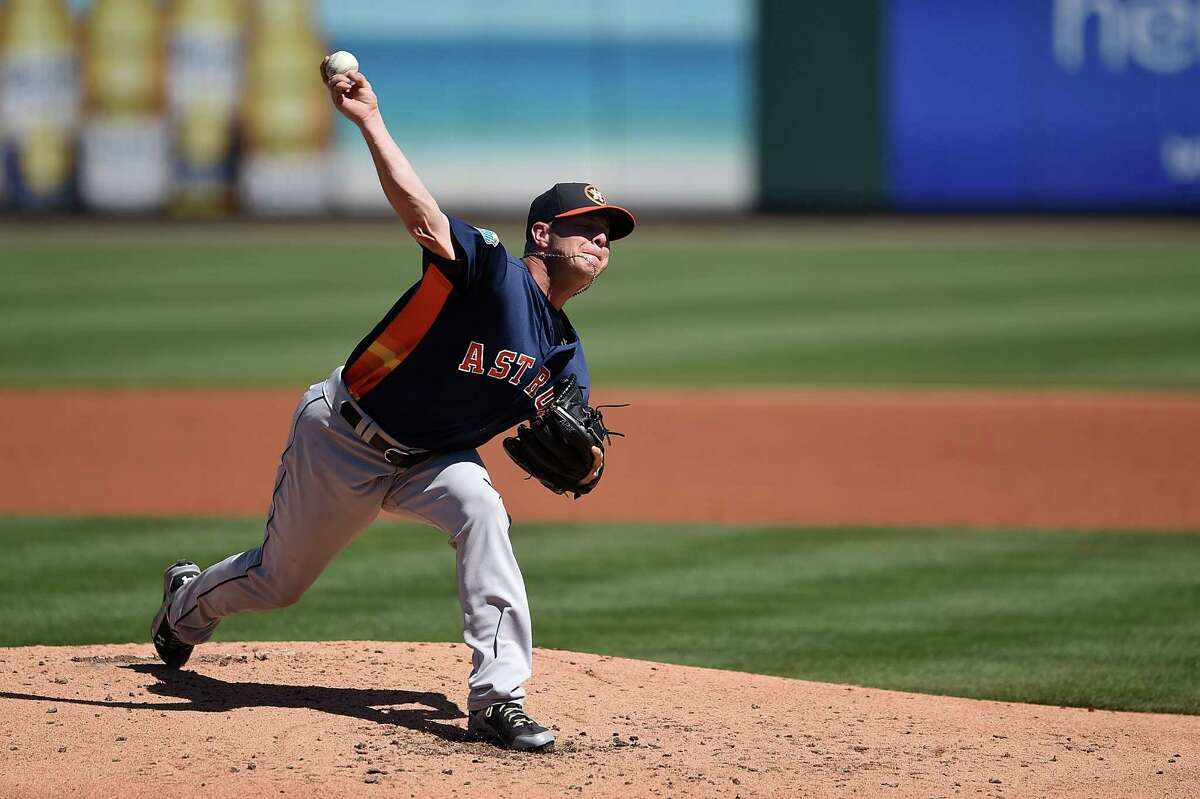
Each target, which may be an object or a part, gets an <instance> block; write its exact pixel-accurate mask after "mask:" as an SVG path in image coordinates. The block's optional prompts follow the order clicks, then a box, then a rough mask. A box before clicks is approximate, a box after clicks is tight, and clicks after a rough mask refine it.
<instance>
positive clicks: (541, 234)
mask: <svg viewBox="0 0 1200 799" xmlns="http://www.w3.org/2000/svg"><path fill="white" fill-rule="evenodd" d="M529 235H530V238H531V239H533V243H534V244H536V245H537V248H538V249H539V250H545V249H547V248H548V247H549V246H550V223H549V222H534V223H533V227H531V228H530V229H529Z"/></svg>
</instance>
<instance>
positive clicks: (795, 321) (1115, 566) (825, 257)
mask: <svg viewBox="0 0 1200 799" xmlns="http://www.w3.org/2000/svg"><path fill="white" fill-rule="evenodd" d="M824 224H825V223H824V221H822V220H816V221H814V220H809V221H808V222H803V223H798V224H797V226H795V227H792V226H789V224H786V223H779V224H773V225H768V226H765V227H755V228H753V229H743V228H742V227H740V226H738V225H730V226H725V227H714V226H708V225H704V226H697V227H694V228H676V229H672V230H665V231H656V230H655V227H654V225H652V224H647V225H644V226H643V228H644V229H643V230H640V231H639V233H638V235H637V236H635V237H634V238H632V239H631V240H629V242H627V243H624V242H623V243H622V244H621V245H619V246H618V248H617V250H616V253H615V255H614V261H613V265H612V268H611V269H610V270H609V272H608V273H607V274H606V275H605V276H604V277H603V278H602V279H601V282H600V283H599V284H597V286H596V287H595V289H594V290H592V291H591V292H589V293H588V294H587V295H586V296H585V297H582V298H580V299H579V300H577V301H574V302H573V303H572V304H571V306H570V307H569V310H570V311H571V314H572V318H573V320H574V321H575V323H576V326H577V327H578V328H579V329H580V331H581V333H582V334H583V336H584V339H585V342H586V344H587V349H588V354H589V361H590V364H591V367H592V374H593V377H594V379H595V382H596V383H597V385H602V386H610V385H624V386H648V387H653V386H697V387H704V386H737V385H751V386H799V385H823V384H837V385H856V386H884V385H890V386H943V385H944V386H966V387H971V386H980V387H1030V386H1036V387H1093V388H1121V389H1162V388H1166V389H1173V390H1181V391H1194V390H1196V389H1197V388H1200V237H1198V236H1196V235H1195V234H1194V232H1188V231H1187V230H1182V232H1181V229H1180V228H1179V227H1178V226H1174V227H1170V228H1169V229H1168V230H1167V232H1168V233H1169V234H1170V235H1165V236H1158V235H1156V232H1155V230H1154V229H1151V230H1150V231H1149V232H1147V230H1146V229H1144V228H1143V227H1141V226H1138V225H1135V226H1134V228H1130V231H1125V230H1124V229H1122V228H1121V227H1120V225H1119V224H1116V223H1114V224H1111V225H1110V224H1107V223H1104V224H1091V223H1089V224H1087V225H1085V226H1083V227H1076V228H1071V229H1069V230H1067V233H1066V234H1060V232H1058V228H1057V227H1055V226H1054V225H1053V224H1047V223H1044V222H1043V223H1039V224H1034V225H1029V226H1023V225H1021V224H1019V223H1015V224H1006V225H1004V226H1002V229H1001V230H999V232H998V233H997V232H996V231H994V230H992V229H991V228H988V229H985V230H983V233H985V234H986V235H977V234H978V233H979V232H980V231H979V230H976V229H975V228H972V227H970V226H969V225H968V226H966V227H961V226H960V225H959V224H958V223H955V222H951V223H948V224H947V225H945V227H944V229H940V228H938V227H937V226H936V225H931V224H929V223H914V222H912V221H908V220H898V221H896V220H893V221H891V222H882V223H875V222H867V223H865V224H862V225H860V224H858V223H854V222H851V223H847V224H844V225H843V226H842V227H837V226H836V225H835V229H834V231H833V232H832V234H830V235H826V234H824V233H820V232H818V233H816V234H814V233H813V231H814V230H818V231H819V230H820V229H821V228H822V226H823V225H824ZM985 227H986V226H985ZM1135 228H1136V229H1135ZM1127 232H1129V233H1130V235H1128V236H1127V235H1126V233H1127ZM502 233H503V234H504V237H505V240H506V241H508V242H513V241H519V236H516V235H514V234H513V232H512V231H511V230H508V231H502ZM993 233H994V234H995V235H993ZM0 234H3V236H4V237H5V238H6V244H5V245H4V248H3V254H2V255H0V258H2V259H3V260H2V264H3V266H2V273H3V278H4V290H3V291H2V292H0V361H2V362H3V363H4V366H5V368H4V369H3V370H0V385H6V386H11V387H22V388H24V387H60V386H85V387H86V386H120V385H129V386H164V385H166V386H209V387H211V386H219V387H237V386H269V385H287V386H291V387H294V386H298V385H305V384H307V383H309V382H311V381H313V380H316V379H319V378H321V377H322V376H324V375H325V374H327V373H328V371H329V369H330V368H331V367H332V366H333V365H335V364H336V363H338V362H340V361H342V360H344V359H345V357H346V356H347V354H348V353H349V351H350V349H351V348H352V347H353V345H354V344H355V343H356V342H357V340H358V338H359V337H360V336H362V335H363V334H364V333H365V332H366V331H367V330H368V329H369V328H370V327H371V325H373V324H374V322H375V321H376V320H377V319H378V318H379V317H380V316H381V315H382V314H383V313H384V311H385V310H386V309H387V308H388V307H389V306H390V305H391V303H392V302H393V301H394V299H395V298H396V297H397V296H398V295H399V294H400V293H402V292H403V291H404V290H405V288H407V286H408V285H409V284H410V283H411V282H412V281H413V280H414V279H415V277H416V275H417V273H418V267H417V259H416V251H415V248H414V247H413V246H412V245H411V244H408V243H407V242H406V240H405V239H404V237H403V235H398V234H397V233H396V232H395V230H394V228H385V227H381V226H378V225H366V226H362V225H353V224H352V225H348V226H343V225H340V224H339V225H324V226H320V225H318V226H276V227H271V226H265V227H258V226H238V225H234V226H223V225H214V226H211V227H210V226H195V227H189V226H184V227H173V226H170V225H162V226H160V225H157V224H144V225H140V226H139V225H129V224H115V225H109V224H107V223H84V224H81V225H67V226H57V225H53V224H47V225H44V226H38V225H36V224H35V225H29V226H24V225H22V226H16V225H13V224H10V225H8V226H7V227H5V228H0ZM1134 234H1136V235H1134ZM989 236H990V237H991V238H989ZM18 423H24V420H21V421H19V422H18ZM70 479H86V475H72V476H70ZM67 490H69V489H67ZM258 527H259V522H258V521H251V520H233V521H224V522H212V521H194V520H191V521H189V520H175V521H154V522H150V521H136V520H117V519H113V520H100V519H49V520H31V519H18V518H3V517H0V545H2V546H3V551H4V553H5V557H4V558H3V559H2V560H0V644H6V645H21V644H34V643H46V644H53V643H90V642H105V641H108V642H125V641H143V640H146V633H147V630H146V627H147V624H148V620H149V618H150V615H151V614H152V613H153V611H154V609H155V607H156V605H157V602H158V600H157V598H156V593H157V591H158V587H157V583H158V575H159V573H160V572H161V570H162V568H163V566H164V564H165V563H166V562H168V561H170V560H172V559H174V558H175V557H177V556H178V555H181V554H187V555H189V556H191V557H193V558H194V559H196V560H198V561H200V562H203V563H208V562H212V561H213V560H215V559H218V558H220V557H223V556H224V555H226V554H228V553H230V552H233V551H237V550H239V549H243V548H246V547H248V546H253V545H255V544H257V542H258V540H259V537H260V533H259V531H258ZM514 540H515V542H516V546H517V549H518V552H519V555H520V557H521V562H522V567H523V569H524V571H525V574H526V577H527V582H528V586H529V590H530V593H531V597H532V600H533V606H534V612H535V623H536V629H537V643H538V644H539V645H542V646H550V647H561V648H567V649H576V650H584V651H592V652H602V653H609V654H617V655H628V656H633V657H641V658H653V659H661V660H666V661H671V662H677V663H688V664H695V665H704V666H714V667H725V668H734V669H744V670H750V671H757V672H765V673H771V674H782V675H788V676H795V677H805V678H810V679H818V680H829V681H837V682H854V683H861V684H866V685H873V686H881V687H889V688H898V689H905V690H913V691H926V692H933V693H947V694H954V695H960V696H973V697H987V698H1001V699H1012V700H1023V701H1033V702H1044V703H1052V704H1072V705H1088V706H1095V707H1108V708H1124V709H1137V710H1162V711H1170V712H1183V713H1200V618H1198V617H1197V614H1196V609H1197V608H1198V607H1200V534H1191V535H1188V534H1179V535H1154V534H1138V533H1121V532H1096V533H1090V534H1076V533H1071V534H1058V533H1039V532H1029V531H1003V532H1002V531H996V532H978V531H976V532H970V533H967V532H956V531H927V530H790V529H741V528H732V527H726V528H722V527H639V526H628V527H599V526H567V525H557V526H550V525H543V526H537V525H519V526H518V527H517V528H516V529H515V532H514ZM453 592H454V580H453V557H452V554H451V551H450V549H449V548H448V547H446V546H445V544H444V543H443V542H442V541H441V539H440V537H439V535H438V534H437V533H435V532H432V531H429V530H426V529H423V528H413V527H405V526H387V525H379V526H377V527H376V528H375V529H373V530H372V531H371V532H369V533H368V534H367V535H366V536H365V537H364V538H363V539H362V540H361V541H359V542H358V543H356V544H355V545H354V546H352V547H351V549H350V550H349V551H348V552H347V553H345V554H344V555H343V556H342V557H341V558H339V559H338V560H337V561H336V562H335V563H334V565H333V566H332V567H331V568H330V570H329V571H328V572H327V573H326V574H325V575H324V576H323V577H322V578H321V580H320V581H319V582H318V584H317V586H316V587H315V588H314V589H313V590H312V591H311V592H310V593H309V594H308V595H307V596H306V597H305V598H304V599H303V600H302V601H301V603H300V604H299V605H298V606H296V607H294V608H291V609H289V610H287V611H282V612H278V613H271V614H261V615H249V616H244V617H235V618H232V619H230V620H229V621H228V622H227V623H226V624H225V625H224V626H223V627H222V629H221V633H220V637H221V638H222V639H224V640H251V639H275V640H279V639H295V638H305V639H326V638H378V639H393V640H446V641H456V640H460V629H459V626H458V625H459V611H458V609H457V604H456V601H455V599H454V595H453Z"/></svg>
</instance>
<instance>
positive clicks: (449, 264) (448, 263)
mask: <svg viewBox="0 0 1200 799" xmlns="http://www.w3.org/2000/svg"><path fill="white" fill-rule="evenodd" d="M446 218H447V219H448V220H450V239H451V242H452V243H453V245H454V257H453V258H446V257H443V256H441V255H438V254H437V253H434V252H431V251H429V250H428V249H424V248H422V250H423V251H422V259H423V262H422V270H424V269H427V268H428V267H429V266H431V265H432V266H436V267H437V268H438V271H440V272H441V273H442V274H444V275H445V276H446V277H447V278H449V280H450V282H451V283H452V284H453V285H454V287H455V288H456V289H459V290H460V291H467V290H469V289H470V288H471V286H473V285H475V284H476V283H477V282H478V281H479V279H480V277H481V276H482V275H483V274H485V273H486V272H487V270H488V269H489V268H490V267H491V266H492V265H493V264H494V263H495V262H496V259H499V260H500V262H501V263H503V261H504V260H505V259H506V258H507V257H508V256H507V254H506V253H505V251H504V247H503V245H501V244H500V237H499V236H497V235H496V234H495V233H493V232H492V231H490V230H487V229H486V228H477V227H475V226H473V225H469V224H467V223H466V222H464V221H462V220H461V219H458V218H457V217H453V216H450V215H449V214H447V215H446Z"/></svg>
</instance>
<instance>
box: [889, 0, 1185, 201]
mask: <svg viewBox="0 0 1200 799" xmlns="http://www.w3.org/2000/svg"><path fill="white" fill-rule="evenodd" d="M886 13H887V19H886V20H885V26H884V28H885V33H884V36H885V46H886V47H887V52H886V54H885V59H884V62H885V64H886V65H887V69H886V72H887V75H888V77H887V90H886V91H887V96H886V99H885V102H886V104H887V113H888V117H889V123H888V126H887V147H888V154H887V160H888V186H889V192H890V199H891V201H892V202H893V203H894V204H895V205H896V206H898V207H900V208H909V209H925V210H936V209H947V208H961V207H964V206H966V207H972V208H977V209H1001V208H1043V209H1200V102H1198V101H1197V99H1198V98H1200V0H1005V2H997V0H892V2H891V3H890V5H889V6H888V10H887V12H886Z"/></svg>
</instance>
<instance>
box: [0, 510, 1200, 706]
mask: <svg viewBox="0 0 1200 799" xmlns="http://www.w3.org/2000/svg"><path fill="white" fill-rule="evenodd" d="M260 538H261V533H260V531H259V527H258V523H257V522H251V521H200V520H189V521H172V522H162V521H148V520H122V519H105V520H74V519H40V520H34V519H6V520H0V546H3V549H4V552H5V553H6V558H5V560H4V563H5V565H4V566H3V567H0V619H3V620H4V624H3V627H0V631H2V632H0V644H4V645H23V644H33V643H45V644H54V643H74V642H126V641H131V640H132V641H145V640H147V627H148V625H149V619H150V617H151V616H152V615H153V613H154V611H155V610H156V609H157V605H158V601H159V592H160V590H161V588H160V580H159V574H160V573H161V570H162V568H163V566H164V565H165V564H166V563H167V562H169V561H170V560H171V559H173V558H174V557H176V556H177V554H180V553H187V554H189V555H190V556H191V557H193V558H195V559H196V560H198V561H200V562H202V563H208V562H211V561H214V560H216V559H219V558H221V557H224V556H225V555H227V554H229V553H231V552H234V551H237V550H239V549H244V548H246V547H249V546H254V545H256V544H257V543H258V542H259V540H260ZM513 540H514V546H515V547H516V549H517V553H518V556H519V557H520V559H521V564H522V570H523V571H524V573H525V576H526V581H527V583H528V585H529V590H530V599H531V602H532V606H533V610H534V614H535V625H536V627H535V630H536V632H535V639H536V643H537V644H538V645H540V646H547V647H554V648H563V649H571V650H576V651H587V652H599V653H605V654H614V655H624V656H629V657H637V658H648V659H653V660H662V661H667V662H673V663H684V664H692V665H701V666H714V667H721V668H731V669H740V670H746V671H754V672H762V673H768V674H780V675H785V676H789V677H802V678H806V679H815V680H826V681H833V682H850V683H860V684H865V685H872V686H878V687H885V688H896V689H902V690H910V691H921V692H928V693H938V694H952V695H958V696H973V697H987V698H998V699H1009V700H1017V701H1028V702H1039V703H1049V704H1071V705H1081V706H1092V707H1100V708H1121V709H1132V710H1155V711H1165V712H1176V713H1200V617H1197V615H1196V612H1195V611H1196V608H1197V607H1200V546H1198V544H1200V540H1198V539H1197V537H1196V536H1190V535H1178V534H1163V535H1153V534H1146V533H1121V532H1098V533H1089V534H1079V533H1032V532H1015V531H993V532H956V531H945V530H860V529H835V530H829V529H817V530H794V529H771V528H752V527H746V528H726V527H697V526H678V527H663V526H655V527H649V526H623V527H614V526H601V525H581V526H576V527H570V528H563V527H561V526H554V525H518V526H517V527H515V528H514V532H513ZM454 591H455V589H454V557H453V553H452V551H451V549H450V548H449V547H448V546H447V545H446V543H445V541H444V539H443V538H442V536H441V535H440V534H438V533H437V532H434V531H432V530H430V529H428V528H424V527H416V526H411V525H398V524H382V523H381V524H377V525H375V526H374V527H373V528H372V529H371V530H369V531H368V532H367V533H366V534H364V536H363V537H361V538H360V539H359V540H358V541H357V542H355V543H354V544H353V545H351V547H350V548H349V549H348V550H347V551H346V552H345V553H343V554H342V555H341V556H340V557H339V559H338V560H337V561H336V562H335V563H334V564H333V565H332V566H331V567H330V568H329V570H328V571H327V572H326V573H325V574H324V575H323V576H322V577H321V578H320V580H318V582H317V584H316V585H315V586H314V587H313V588H312V589H311V590H310V591H309V592H308V594H306V595H305V597H304V598H303V599H302V600H301V601H300V603H299V604H297V605H296V606H294V607H291V608H288V609H286V610H281V611H274V612H269V613H260V614H246V615H243V616H237V617H233V618H230V619H229V620H227V621H226V622H225V623H224V625H223V626H222V628H221V630H220V632H219V634H218V638H219V640H227V641H228V640H288V639H293V640H295V639H318V640H319V639H377V640H450V641H454V640H460V639H459V634H460V629H459V626H458V625H459V624H460V623H461V613H460V611H459V609H458V604H457V601H456V599H455V593H454Z"/></svg>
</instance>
